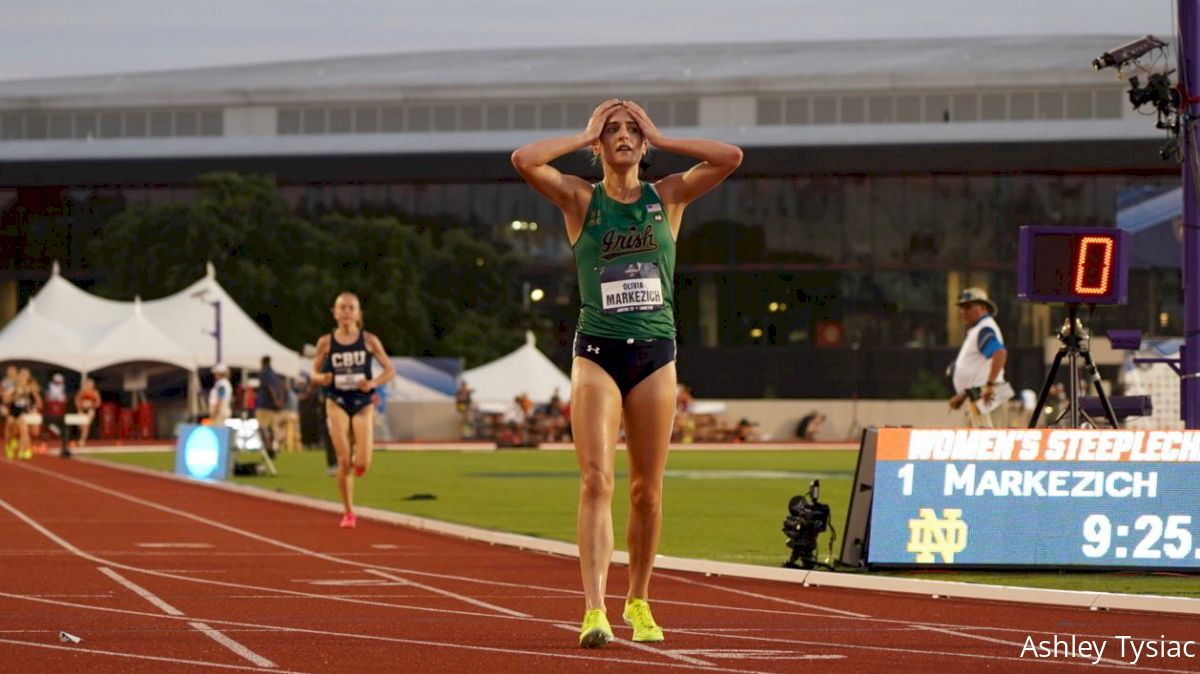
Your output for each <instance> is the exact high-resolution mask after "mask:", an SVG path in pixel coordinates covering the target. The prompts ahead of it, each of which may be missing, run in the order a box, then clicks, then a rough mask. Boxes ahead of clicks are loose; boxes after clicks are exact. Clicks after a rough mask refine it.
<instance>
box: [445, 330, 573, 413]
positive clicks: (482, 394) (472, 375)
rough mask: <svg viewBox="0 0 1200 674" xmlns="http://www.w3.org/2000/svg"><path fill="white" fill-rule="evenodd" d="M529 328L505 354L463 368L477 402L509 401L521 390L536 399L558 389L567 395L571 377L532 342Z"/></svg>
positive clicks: (544, 399)
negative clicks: (521, 342)
mask: <svg viewBox="0 0 1200 674" xmlns="http://www.w3.org/2000/svg"><path fill="white" fill-rule="evenodd" d="M534 342H535V340H534V337H533V333H532V332H526V333H525V345H524V346H522V347H521V348H519V349H517V350H516V351H513V352H512V353H510V354H508V355H507V356H503V357H501V358H498V359H496V360H494V361H492V362H490V363H487V364H484V365H480V366H479V367H477V368H474V369H472V370H467V371H466V372H463V374H462V378H463V381H465V382H467V386H468V387H470V388H471V389H472V390H473V391H474V393H473V394H472V395H471V399H472V400H474V401H476V402H478V403H511V402H512V401H513V398H515V397H516V396H518V395H521V394H522V393H525V394H528V395H529V397H530V399H531V400H533V401H534V402H536V403H545V402H549V400H550V398H551V397H552V396H553V395H554V391H555V390H556V389H557V390H558V395H559V397H561V398H562V399H563V400H566V399H568V398H570V396H571V379H570V378H569V377H567V375H565V374H563V372H562V370H560V369H558V366H557V365H555V364H554V362H553V361H551V360H550V359H549V358H547V357H546V354H544V353H542V352H541V351H538V349H537V346H535V345H534Z"/></svg>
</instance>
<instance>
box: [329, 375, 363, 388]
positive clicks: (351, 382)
mask: <svg viewBox="0 0 1200 674" xmlns="http://www.w3.org/2000/svg"><path fill="white" fill-rule="evenodd" d="M366 380H367V375H365V374H363V373H361V372H352V373H350V374H335V375H333V387H334V388H336V389H341V390H343V391H357V390H358V383H359V382H361V381H366Z"/></svg>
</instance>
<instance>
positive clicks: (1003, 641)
mask: <svg viewBox="0 0 1200 674" xmlns="http://www.w3.org/2000/svg"><path fill="white" fill-rule="evenodd" d="M913 628H915V629H918V630H925V631H927V632H938V633H940V634H949V635H952V636H956V637H963V638H965V639H977V640H979V641H987V642H989V643H993V644H1003V645H1005V646H1012V647H1013V648H1016V649H1019V648H1024V646H1025V642H1024V641H1008V640H1007V639H996V638H994V637H985V636H983V635H982V634H970V633H968V632H961V631H959V630H953V629H944V628H941V627H930V626H928V625H913ZM1078 657H1080V658H1081V659H1082V660H1084V661H1085V662H1087V663H1088V664H1091V663H1092V662H1093V660H1092V658H1090V657H1087V656H1078ZM1098 662H1104V663H1107V664H1110V665H1116V666H1118V667H1128V666H1130V665H1129V663H1128V662H1123V661H1121V660H1113V659H1111V658H1100V660H1099V661H1098Z"/></svg>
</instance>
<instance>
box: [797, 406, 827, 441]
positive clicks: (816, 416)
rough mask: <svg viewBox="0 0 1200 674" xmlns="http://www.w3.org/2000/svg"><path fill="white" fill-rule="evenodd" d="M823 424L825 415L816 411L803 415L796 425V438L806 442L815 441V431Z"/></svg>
mask: <svg viewBox="0 0 1200 674" xmlns="http://www.w3.org/2000/svg"><path fill="white" fill-rule="evenodd" d="M823 423H825V415H824V414H821V413H820V412H818V411H817V410H813V411H811V412H809V413H808V414H805V415H804V416H803V417H802V418H801V419H800V423H798V424H796V437H797V438H800V439H801V440H805V441H808V442H812V441H814V440H816V439H817V431H818V430H819V429H820V428H821V424H823Z"/></svg>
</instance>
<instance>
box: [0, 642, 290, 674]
mask: <svg viewBox="0 0 1200 674" xmlns="http://www.w3.org/2000/svg"><path fill="white" fill-rule="evenodd" d="M0 644H13V645H14V646H29V647H32V648H49V649H51V650H56V651H69V652H71V653H91V654H92V655H111V656H113V657H117V658H131V659H134V660H150V661H152V662H169V663H171V664H176V665H196V666H198V667H216V668H218V669H237V670H241V671H250V672H278V673H279V674H303V672H297V671H294V670H282V669H263V668H261V667H247V666H245V665H223V664H220V663H217V662H205V661H203V660H185V659H183V658H166V657H162V656H159V655H139V654H137V653H121V652H118V651H103V650H100V649H98V648H84V647H82V646H75V645H71V646H62V645H59V644H39V643H33V642H29V641H17V640H16V639H0ZM7 655H8V662H10V663H11V662H12V660H13V657H12V652H11V651H9V652H8V654H7Z"/></svg>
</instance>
